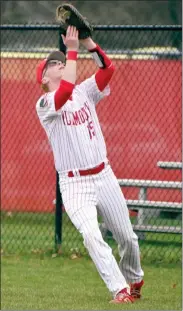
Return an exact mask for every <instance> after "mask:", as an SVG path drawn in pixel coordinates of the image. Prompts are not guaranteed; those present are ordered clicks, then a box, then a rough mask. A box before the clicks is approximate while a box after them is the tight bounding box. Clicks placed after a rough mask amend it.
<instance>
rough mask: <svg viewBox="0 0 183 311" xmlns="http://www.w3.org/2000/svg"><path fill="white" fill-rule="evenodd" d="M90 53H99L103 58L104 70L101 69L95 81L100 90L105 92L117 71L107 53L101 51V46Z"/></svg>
mask: <svg viewBox="0 0 183 311" xmlns="http://www.w3.org/2000/svg"><path fill="white" fill-rule="evenodd" d="M90 52H91V53H93V52H97V53H98V54H99V55H100V57H101V58H102V62H103V64H104V68H100V69H99V70H98V71H97V73H96V74H95V80H96V83H97V86H98V88H99V90H100V91H103V90H104V89H105V87H106V86H107V85H108V83H109V81H110V80H111V78H112V75H113V73H114V71H115V67H114V65H113V64H112V62H111V60H110V58H109V57H108V56H107V55H106V53H105V52H104V51H103V50H102V49H101V47H100V46H99V45H97V46H96V48H94V49H92V50H90Z"/></svg>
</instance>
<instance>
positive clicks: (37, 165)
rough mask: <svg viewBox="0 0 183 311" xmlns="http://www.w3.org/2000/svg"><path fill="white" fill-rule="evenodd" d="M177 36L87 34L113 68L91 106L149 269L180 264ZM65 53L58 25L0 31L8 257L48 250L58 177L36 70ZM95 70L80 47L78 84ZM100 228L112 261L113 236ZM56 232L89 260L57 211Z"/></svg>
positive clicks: (154, 30)
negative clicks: (52, 55)
mask: <svg viewBox="0 0 183 311" xmlns="http://www.w3.org/2000/svg"><path fill="white" fill-rule="evenodd" d="M181 37H182V27H181V26H147V27H146V26H111V25H110V26H107V25H106V26H95V31H94V35H93V38H94V40H96V41H97V43H98V44H100V45H101V46H102V48H103V49H105V51H106V52H107V53H108V54H109V55H110V57H111V58H112V59H113V62H114V64H115V67H116V71H115V74H114V77H113V79H112V81H111V90H112V92H111V95H110V97H108V98H107V100H106V99H104V100H103V101H102V102H101V104H100V105H99V106H98V107H97V111H98V115H99V119H100V122H101V126H102V130H103V133H104V136H105V139H106V143H107V150H108V157H109V160H110V162H111V165H112V167H113V169H114V172H115V174H116V176H117V178H118V180H119V183H120V185H121V187H122V189H123V193H124V195H125V197H126V199H127V203H128V207H129V211H130V217H131V220H132V223H133V226H134V230H135V231H136V232H137V234H138V235H139V243H140V247H141V253H142V258H147V259H148V260H153V261H159V260H166V261H169V262H170V261H180V260H181V232H182V230H181V219H182V217H181V216H182V205H181V201H182V200H181V189H182V184H181V168H182V166H181V159H182V158H181V141H182V136H181V135H182V133H181V128H182V126H181V124H182V123H181V122H182V114H181V59H182V52H181V46H182V44H181ZM62 48H63V46H62V42H61V40H60V35H59V27H58V26H54V25H50V26H49V25H46V26H43V25H41V26H39V25H26V26H19V25H14V26H13V25H9V26H8V25H1V74H2V82H1V83H2V98H1V112H2V115H1V121H2V138H1V143H2V154H1V155H2V162H1V163H2V177H1V182H2V183H1V187H2V188H1V189H2V192H1V203H2V204H1V205H2V206H1V209H2V212H1V217H2V239H1V242H2V243H1V247H2V251H3V252H5V253H17V252H22V253H28V252H47V251H49V250H52V249H53V247H54V240H55V237H54V234H55V204H54V200H55V198H56V174H55V169H54V163H53V157H52V153H51V150H50V147H49V145H48V142H47V137H46V136H45V134H44V132H43V130H42V128H41V127H40V124H39V121H38V118H37V115H36V110H35V104H36V101H37V100H38V98H39V96H40V95H41V90H40V88H39V86H38V85H37V84H36V79H35V68H36V65H37V63H38V61H39V60H40V59H42V58H44V57H45V56H47V55H48V53H49V52H51V51H52V50H55V49H62ZM95 70H96V65H95V64H94V62H93V60H92V59H91V57H90V55H89V54H88V53H87V52H86V51H85V50H83V49H81V50H80V55H79V60H78V81H81V80H83V79H85V78H87V77H89V76H90V75H91V74H93V73H94V72H95ZM167 162H168V163H167ZM60 208H62V207H61V206H60ZM57 217H58V216H57ZM59 217H60V216H59ZM99 222H100V226H101V230H102V233H103V235H104V238H105V239H106V240H107V241H108V243H109V244H110V245H111V246H112V247H113V250H114V253H115V254H116V255H117V247H116V244H115V241H114V240H113V237H112V234H111V233H110V232H109V231H107V229H106V228H105V224H103V223H102V220H101V219H100V218H99ZM62 231H63V237H62V246H63V250H64V252H65V253H69V252H70V251H73V249H75V250H77V251H78V252H80V253H82V254H84V253H85V252H86V251H85V249H84V246H83V243H82V237H81V236H80V234H79V233H78V232H77V231H76V229H75V228H74V226H73V225H72V224H71V222H70V220H69V219H68V217H67V215H66V213H65V212H64V210H63V228H62Z"/></svg>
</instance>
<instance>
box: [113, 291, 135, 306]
mask: <svg viewBox="0 0 183 311" xmlns="http://www.w3.org/2000/svg"><path fill="white" fill-rule="evenodd" d="M133 302H134V298H133V297H132V296H131V295H130V294H129V293H128V292H127V288H124V289H122V290H121V291H120V292H119V293H118V294H117V295H116V297H115V298H114V299H113V300H111V301H110V303H115V304H119V303H133Z"/></svg>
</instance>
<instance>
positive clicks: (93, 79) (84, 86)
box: [76, 74, 96, 90]
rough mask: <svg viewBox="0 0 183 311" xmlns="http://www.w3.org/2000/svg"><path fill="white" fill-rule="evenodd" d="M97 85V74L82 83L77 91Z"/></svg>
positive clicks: (77, 87)
mask: <svg viewBox="0 0 183 311" xmlns="http://www.w3.org/2000/svg"><path fill="white" fill-rule="evenodd" d="M93 83H94V84H95V83H96V82H95V74H93V75H92V76H90V77H89V78H86V79H85V80H83V81H82V82H80V83H79V84H78V85H77V86H76V90H81V89H88V87H89V86H91V85H92V84H93Z"/></svg>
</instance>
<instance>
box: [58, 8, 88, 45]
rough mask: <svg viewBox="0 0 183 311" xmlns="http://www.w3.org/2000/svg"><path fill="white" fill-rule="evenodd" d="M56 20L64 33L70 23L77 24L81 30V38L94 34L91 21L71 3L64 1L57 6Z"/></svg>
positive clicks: (71, 24)
mask: <svg viewBox="0 0 183 311" xmlns="http://www.w3.org/2000/svg"><path fill="white" fill-rule="evenodd" d="M56 21H57V22H58V23H59V24H60V27H61V32H62V34H64V35H65V34H66V31H67V28H68V26H69V25H70V26H75V27H76V28H77V30H78V31H79V39H86V38H88V37H91V36H92V32H93V27H92V25H91V24H90V22H89V21H88V20H87V19H86V18H85V17H84V16H82V15H81V14H80V12H79V11H78V10H77V9H76V8H75V7H74V6H73V5H72V4H70V3H63V4H61V5H59V6H58V7H57V8H56Z"/></svg>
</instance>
